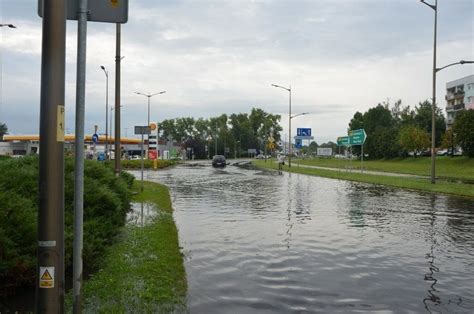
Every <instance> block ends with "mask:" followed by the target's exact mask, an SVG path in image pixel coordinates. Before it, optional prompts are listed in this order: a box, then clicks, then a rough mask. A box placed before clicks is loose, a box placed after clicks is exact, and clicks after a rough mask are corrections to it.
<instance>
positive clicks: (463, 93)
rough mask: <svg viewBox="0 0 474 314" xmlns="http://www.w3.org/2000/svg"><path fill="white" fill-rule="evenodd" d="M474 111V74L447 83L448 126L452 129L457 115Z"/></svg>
mask: <svg viewBox="0 0 474 314" xmlns="http://www.w3.org/2000/svg"><path fill="white" fill-rule="evenodd" d="M466 109H474V74H473V75H469V76H466V77H463V78H460V79H457V80H455V81H451V82H447V83H446V126H447V128H448V129H449V128H451V127H452V126H453V123H454V120H455V119H456V113H457V112H459V111H461V110H466Z"/></svg>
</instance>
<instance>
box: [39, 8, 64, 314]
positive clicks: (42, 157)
mask: <svg viewBox="0 0 474 314" xmlns="http://www.w3.org/2000/svg"><path fill="white" fill-rule="evenodd" d="M43 8H44V11H43V34H42V38H43V39H42V52H41V98H40V154H39V209H38V251H37V253H38V259H37V268H36V278H37V279H36V308H35V312H36V313H63V312H64V284H65V283H64V130H65V128H64V113H65V109H64V89H65V61H66V0H49V1H44V7H43Z"/></svg>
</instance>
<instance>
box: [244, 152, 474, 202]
mask: <svg viewBox="0 0 474 314" xmlns="http://www.w3.org/2000/svg"><path fill="white" fill-rule="evenodd" d="M252 163H253V165H255V166H257V167H260V168H267V169H278V164H277V163H275V162H268V161H267V162H266V163H265V162H264V161H260V160H258V161H253V162H252ZM292 165H293V166H292V167H291V168H289V167H288V165H285V166H283V171H287V172H293V173H301V174H307V175H313V176H319V177H324V178H331V179H340V180H349V181H357V182H365V183H372V184H382V185H388V186H394V187H399V188H405V189H413V190H419V191H427V192H435V193H445V194H453V195H459V196H466V197H472V198H474V188H473V185H472V184H463V183H454V182H447V181H441V180H439V181H437V183H436V184H431V183H430V181H429V180H428V179H416V178H406V177H389V176H383V175H369V174H363V173H354V172H346V171H334V170H324V169H314V168H304V167H299V168H298V167H297V165H296V164H295V163H292Z"/></svg>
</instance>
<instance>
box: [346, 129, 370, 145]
mask: <svg viewBox="0 0 474 314" xmlns="http://www.w3.org/2000/svg"><path fill="white" fill-rule="evenodd" d="M366 138H367V134H366V133H365V130H364V129H359V130H351V131H349V139H350V144H351V145H364V143H365V139H366Z"/></svg>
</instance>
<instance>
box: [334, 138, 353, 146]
mask: <svg viewBox="0 0 474 314" xmlns="http://www.w3.org/2000/svg"><path fill="white" fill-rule="evenodd" d="M350 144H351V143H350V139H349V136H339V137H338V138H337V146H349V145H350Z"/></svg>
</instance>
